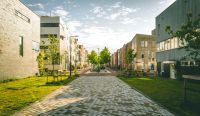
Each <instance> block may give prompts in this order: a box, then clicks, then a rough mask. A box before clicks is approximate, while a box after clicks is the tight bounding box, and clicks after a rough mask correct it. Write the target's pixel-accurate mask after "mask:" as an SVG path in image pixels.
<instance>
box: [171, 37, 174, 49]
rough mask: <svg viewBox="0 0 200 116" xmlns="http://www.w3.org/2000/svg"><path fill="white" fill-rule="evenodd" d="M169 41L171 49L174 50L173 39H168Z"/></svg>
mask: <svg viewBox="0 0 200 116" xmlns="http://www.w3.org/2000/svg"><path fill="white" fill-rule="evenodd" d="M170 40H171V49H174V48H175V47H174V46H175V45H174V44H175V43H174V38H172V39H170Z"/></svg>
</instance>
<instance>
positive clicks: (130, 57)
mask: <svg viewBox="0 0 200 116" xmlns="http://www.w3.org/2000/svg"><path fill="white" fill-rule="evenodd" d="M136 56H137V54H136V53H135V51H134V49H130V48H129V49H128V50H127V51H126V64H127V66H128V67H129V69H132V62H133V60H134V58H135V57H136Z"/></svg>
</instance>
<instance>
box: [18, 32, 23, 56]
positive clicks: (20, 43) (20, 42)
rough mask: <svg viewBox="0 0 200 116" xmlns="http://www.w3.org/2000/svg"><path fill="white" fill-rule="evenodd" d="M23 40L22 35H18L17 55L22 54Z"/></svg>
mask: <svg viewBox="0 0 200 116" xmlns="http://www.w3.org/2000/svg"><path fill="white" fill-rule="evenodd" d="M23 41H24V40H23V37H22V36H20V37H19V55H20V56H23V55H24V49H23V46H24V45H23V43H24V42H23Z"/></svg>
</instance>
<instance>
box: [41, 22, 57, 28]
mask: <svg viewBox="0 0 200 116" xmlns="http://www.w3.org/2000/svg"><path fill="white" fill-rule="evenodd" d="M40 25H41V27H59V23H41V24H40Z"/></svg>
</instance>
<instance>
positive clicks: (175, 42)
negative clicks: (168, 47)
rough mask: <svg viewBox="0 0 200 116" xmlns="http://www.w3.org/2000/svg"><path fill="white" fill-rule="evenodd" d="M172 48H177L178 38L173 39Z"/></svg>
mask: <svg viewBox="0 0 200 116" xmlns="http://www.w3.org/2000/svg"><path fill="white" fill-rule="evenodd" d="M174 48H178V38H176V37H175V38H174Z"/></svg>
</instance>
